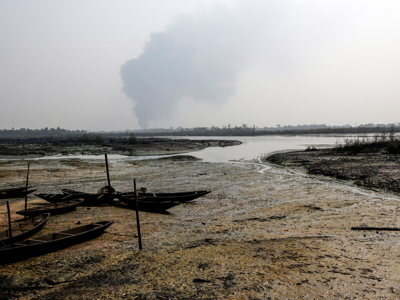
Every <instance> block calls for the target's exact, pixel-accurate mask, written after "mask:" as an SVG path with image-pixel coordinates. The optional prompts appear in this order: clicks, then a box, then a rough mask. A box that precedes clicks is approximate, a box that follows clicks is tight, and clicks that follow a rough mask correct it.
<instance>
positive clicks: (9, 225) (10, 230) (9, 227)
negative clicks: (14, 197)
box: [7, 201, 12, 240]
mask: <svg viewBox="0 0 400 300" xmlns="http://www.w3.org/2000/svg"><path fill="white" fill-rule="evenodd" d="M7 213H8V231H9V232H10V240H11V239H12V228H11V215H10V205H9V204H8V201H7Z"/></svg>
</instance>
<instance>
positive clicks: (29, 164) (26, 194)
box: [24, 162, 31, 220]
mask: <svg viewBox="0 0 400 300" xmlns="http://www.w3.org/2000/svg"><path fill="white" fill-rule="evenodd" d="M30 166H31V162H28V172H27V173H26V193H25V216H24V220H26V218H27V213H26V212H27V210H28V186H29V169H30Z"/></svg>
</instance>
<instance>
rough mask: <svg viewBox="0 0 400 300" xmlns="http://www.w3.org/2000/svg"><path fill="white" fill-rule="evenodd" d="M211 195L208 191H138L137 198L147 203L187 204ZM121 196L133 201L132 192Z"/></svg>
mask: <svg viewBox="0 0 400 300" xmlns="http://www.w3.org/2000/svg"><path fill="white" fill-rule="evenodd" d="M208 193H211V191H210V190H204V191H191V192H178V193H148V192H141V191H138V196H139V197H140V198H144V199H143V200H148V201H156V202H157V201H160V202H161V201H174V202H181V203H183V202H189V201H193V200H195V199H197V198H199V197H202V196H204V195H207V194H208ZM121 195H122V196H123V197H125V198H128V199H134V198H135V193H134V192H127V193H121Z"/></svg>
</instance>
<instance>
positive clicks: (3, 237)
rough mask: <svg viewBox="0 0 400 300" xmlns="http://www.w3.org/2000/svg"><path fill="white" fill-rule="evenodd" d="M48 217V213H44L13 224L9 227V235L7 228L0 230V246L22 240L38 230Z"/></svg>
mask: <svg viewBox="0 0 400 300" xmlns="http://www.w3.org/2000/svg"><path fill="white" fill-rule="evenodd" d="M49 217H50V213H44V214H41V215H40V216H36V217H33V218H30V219H28V220H25V221H23V222H20V223H18V224H15V225H13V226H12V227H11V236H12V238H10V231H9V229H7V230H4V231H0V247H2V246H5V245H9V244H12V243H16V242H19V241H22V240H24V239H26V238H28V237H30V236H32V235H34V234H35V233H36V232H38V231H40V230H41V229H42V228H43V226H44V225H45V224H46V222H47V220H48V219H49Z"/></svg>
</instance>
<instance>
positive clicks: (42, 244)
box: [0, 221, 114, 264]
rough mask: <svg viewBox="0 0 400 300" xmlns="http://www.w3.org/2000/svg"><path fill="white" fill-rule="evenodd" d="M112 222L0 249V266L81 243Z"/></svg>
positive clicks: (79, 228)
mask: <svg viewBox="0 0 400 300" xmlns="http://www.w3.org/2000/svg"><path fill="white" fill-rule="evenodd" d="M113 222H114V221H101V222H96V223H91V224H88V225H83V226H79V227H75V228H72V229H68V230H64V231H60V232H55V233H50V234H47V235H44V236H41V237H35V238H31V239H27V240H25V241H21V242H18V243H14V244H11V245H8V246H4V247H2V248H0V264H6V263H12V262H16V261H20V260H24V259H27V258H30V257H34V256H38V255H43V254H46V253H49V252H54V251H57V250H60V249H63V248H67V247H70V246H72V245H75V244H78V243H82V242H84V241H87V240H90V239H92V238H95V237H97V236H99V235H100V234H102V233H103V232H104V230H106V229H107V228H108V227H109V226H110V225H111V224H112V223H113Z"/></svg>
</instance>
